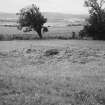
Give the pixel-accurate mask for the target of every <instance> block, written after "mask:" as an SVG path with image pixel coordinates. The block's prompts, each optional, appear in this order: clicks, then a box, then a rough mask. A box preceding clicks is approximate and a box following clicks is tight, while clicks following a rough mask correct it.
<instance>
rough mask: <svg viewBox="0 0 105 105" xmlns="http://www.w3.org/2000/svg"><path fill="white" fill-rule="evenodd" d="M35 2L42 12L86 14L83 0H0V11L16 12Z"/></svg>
mask: <svg viewBox="0 0 105 105" xmlns="http://www.w3.org/2000/svg"><path fill="white" fill-rule="evenodd" d="M31 4H36V5H37V6H38V7H39V8H40V10H41V11H42V12H60V13H72V14H87V13H88V10H87V9H86V7H84V6H83V5H84V0H0V11H1V12H9V13H17V12H18V11H19V10H20V9H21V8H23V7H26V6H29V5H31Z"/></svg>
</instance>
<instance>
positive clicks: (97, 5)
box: [83, 0, 105, 39]
mask: <svg viewBox="0 0 105 105" xmlns="http://www.w3.org/2000/svg"><path fill="white" fill-rule="evenodd" d="M85 6H86V7H88V9H89V14H90V17H89V19H88V24H87V25H85V26H84V29H83V32H84V33H85V34H86V35H87V36H91V37H93V38H94V39H105V0H86V1H85Z"/></svg>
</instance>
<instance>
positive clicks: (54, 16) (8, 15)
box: [0, 12, 88, 19]
mask: <svg viewBox="0 0 105 105" xmlns="http://www.w3.org/2000/svg"><path fill="white" fill-rule="evenodd" d="M43 15H45V16H46V17H47V18H48V19H69V18H79V19H84V18H86V17H87V16H88V15H85V14H84V15H74V14H64V13H56V12H54V13H53V12H43ZM6 18H10V19H11V18H13V19H16V18H17V16H16V14H15V13H4V12H0V19H6Z"/></svg>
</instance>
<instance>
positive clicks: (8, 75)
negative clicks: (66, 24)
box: [0, 40, 105, 105]
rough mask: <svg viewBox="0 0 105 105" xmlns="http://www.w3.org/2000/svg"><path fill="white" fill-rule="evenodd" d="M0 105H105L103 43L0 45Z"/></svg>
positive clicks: (27, 42)
mask: <svg viewBox="0 0 105 105" xmlns="http://www.w3.org/2000/svg"><path fill="white" fill-rule="evenodd" d="M0 105H105V42H103V41H85V40H84V41H81V40H66V41H65V40H49V41H48V40H41V41H40V40H36V41H1V42H0Z"/></svg>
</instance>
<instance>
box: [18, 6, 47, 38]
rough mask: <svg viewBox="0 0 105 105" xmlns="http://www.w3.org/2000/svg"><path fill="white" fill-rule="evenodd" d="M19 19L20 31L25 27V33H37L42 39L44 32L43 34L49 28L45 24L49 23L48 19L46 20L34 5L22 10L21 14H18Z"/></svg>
mask: <svg viewBox="0 0 105 105" xmlns="http://www.w3.org/2000/svg"><path fill="white" fill-rule="evenodd" d="M18 15H19V19H18V29H19V30H22V29H23V28H24V27H25V30H23V31H24V32H29V31H32V30H34V31H36V32H37V33H38V35H39V37H40V38H41V39H42V38H43V36H42V30H43V32H47V31H48V28H47V27H45V26H44V24H45V23H46V22H47V18H45V17H44V16H43V15H42V14H41V12H40V11H39V8H38V7H37V6H36V5H34V4H32V6H31V7H28V8H22V9H21V10H20V13H18Z"/></svg>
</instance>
